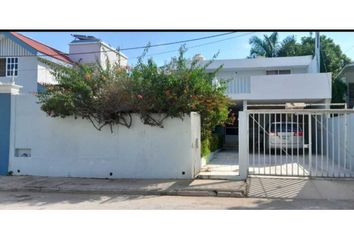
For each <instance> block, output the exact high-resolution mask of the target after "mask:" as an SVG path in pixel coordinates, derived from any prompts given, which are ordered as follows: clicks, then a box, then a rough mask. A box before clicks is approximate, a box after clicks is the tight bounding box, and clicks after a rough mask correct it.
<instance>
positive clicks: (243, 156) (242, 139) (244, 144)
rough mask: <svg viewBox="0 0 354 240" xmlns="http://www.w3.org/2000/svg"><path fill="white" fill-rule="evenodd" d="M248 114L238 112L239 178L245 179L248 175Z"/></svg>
mask: <svg viewBox="0 0 354 240" xmlns="http://www.w3.org/2000/svg"><path fill="white" fill-rule="evenodd" d="M248 122H249V120H248V113H247V112H246V111H242V112H239V125H238V126H239V127H238V129H239V135H238V137H239V140H238V142H239V152H238V154H239V156H238V157H239V167H240V178H241V179H246V178H247V175H248V165H249V141H248V138H249V136H248V135H249V129H248V127H249V126H248Z"/></svg>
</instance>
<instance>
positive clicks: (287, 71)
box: [279, 70, 290, 74]
mask: <svg viewBox="0 0 354 240" xmlns="http://www.w3.org/2000/svg"><path fill="white" fill-rule="evenodd" d="M279 74H290V70H279Z"/></svg>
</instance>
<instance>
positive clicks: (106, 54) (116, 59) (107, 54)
mask: <svg viewBox="0 0 354 240" xmlns="http://www.w3.org/2000/svg"><path fill="white" fill-rule="evenodd" d="M100 59H101V64H102V65H103V66H105V65H106V61H107V59H108V61H109V62H110V63H111V64H113V63H116V64H120V66H127V65H128V59H127V58H124V57H122V56H120V55H119V54H117V53H116V52H113V51H112V49H110V48H108V47H106V46H103V45H101V58H100Z"/></svg>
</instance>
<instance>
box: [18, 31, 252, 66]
mask: <svg viewBox="0 0 354 240" xmlns="http://www.w3.org/2000/svg"><path fill="white" fill-rule="evenodd" d="M253 33H254V32H249V33H244V34H240V35H237V36H233V37H229V38H224V39H220V40H216V41H211V42H207V43H203V44H198V45H193V46H190V47H187V49H193V48H198V47H202V46H207V45H211V44H215V43H219V42H223V41H227V40H231V39H236V38H240V37H244V36H247V35H250V34H253ZM178 51H179V49H174V50H170V51H163V52H158V53H154V54H150V55H146V57H154V56H157V55H163V54H167V53H173V52H178ZM31 57H34V56H31ZM138 58H139V56H137V57H132V58H130V59H138ZM18 71H47V69H37V68H33V69H18Z"/></svg>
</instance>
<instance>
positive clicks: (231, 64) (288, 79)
mask: <svg viewBox="0 0 354 240" xmlns="http://www.w3.org/2000/svg"><path fill="white" fill-rule="evenodd" d="M220 66H223V68H222V70H221V71H220V72H219V73H218V74H217V79H222V80H224V81H227V90H226V94H227V95H228V96H229V97H230V98H231V99H232V100H233V101H235V102H236V103H237V104H238V105H240V104H241V105H242V106H246V104H281V103H288V102H303V103H323V104H325V103H327V104H329V103H330V101H331V96H332V94H331V92H332V81H331V73H318V72H317V70H316V59H315V58H314V57H312V56H298V57H273V58H265V57H257V58H249V59H225V60H215V61H213V62H212V63H211V64H210V65H209V66H208V67H207V70H208V71H213V70H216V69H217V68H218V67H220Z"/></svg>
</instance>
